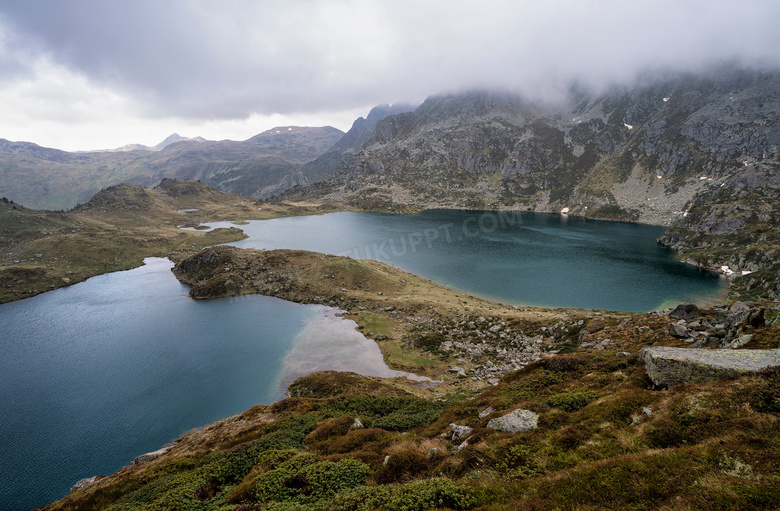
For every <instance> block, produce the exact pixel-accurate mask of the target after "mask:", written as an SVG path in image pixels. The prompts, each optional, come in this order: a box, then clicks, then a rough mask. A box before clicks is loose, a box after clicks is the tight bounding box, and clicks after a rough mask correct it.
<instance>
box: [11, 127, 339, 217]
mask: <svg viewBox="0 0 780 511" xmlns="http://www.w3.org/2000/svg"><path fill="white" fill-rule="evenodd" d="M343 135H344V133H343V132H342V131H340V130H338V129H336V128H332V127H329V126H327V127H322V128H306V127H298V126H284V127H278V128H274V129H271V130H268V131H265V132H263V133H260V134H259V135H256V136H254V137H252V138H250V139H249V140H245V141H242V142H235V141H232V140H223V141H208V140H204V139H182V138H181V137H179V136H178V135H172V136H171V137H168V138H167V139H166V140H165V141H163V142H162V143H161V144H158V146H155V147H160V149H159V150H148V149H122V150H118V151H98V152H78V153H72V152H67V151H60V150H57V149H48V148H45V147H40V146H38V145H36V144H32V143H29V142H9V141H7V140H3V139H0V196H5V197H7V198H8V199H11V200H13V201H16V202H17V203H20V204H23V205H25V206H28V207H32V208H36V209H69V208H72V207H74V206H76V205H77V204H82V203H84V202H86V201H88V200H89V199H90V198H91V197H92V196H93V195H94V194H95V193H96V192H98V191H100V190H101V189H103V188H107V187H109V186H112V185H115V184H118V183H132V184H138V185H142V186H146V187H148V186H154V185H155V184H157V183H159V182H160V181H161V180H162V179H164V178H166V177H168V178H178V179H192V180H201V181H203V182H205V183H208V184H210V185H212V186H215V187H217V188H219V189H221V190H223V191H226V192H230V193H238V194H242V195H257V194H258V193H259V192H260V191H261V190H263V189H264V188H266V187H276V188H278V189H285V188H284V187H283V186H279V184H278V183H279V182H280V181H284V180H285V179H287V180H288V181H290V182H293V181H294V179H290V177H289V176H294V175H297V173H298V171H299V169H300V167H301V165H302V164H304V163H306V162H310V161H312V160H315V159H316V158H317V157H319V156H320V155H322V154H323V153H325V152H326V151H327V150H328V149H330V148H331V147H332V146H333V145H334V144H335V143H336V142H337V141H338V140H340V139H341V137H342V136H343ZM290 186H292V185H290ZM288 187H289V186H288Z"/></svg>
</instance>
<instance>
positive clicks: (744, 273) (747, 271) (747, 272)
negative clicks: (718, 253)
mask: <svg viewBox="0 0 780 511" xmlns="http://www.w3.org/2000/svg"><path fill="white" fill-rule="evenodd" d="M751 273H753V272H752V271H750V270H742V275H750V274H751Z"/></svg>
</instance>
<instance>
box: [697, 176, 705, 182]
mask: <svg viewBox="0 0 780 511" xmlns="http://www.w3.org/2000/svg"><path fill="white" fill-rule="evenodd" d="M706 180H707V176H701V177H700V178H699V181H706Z"/></svg>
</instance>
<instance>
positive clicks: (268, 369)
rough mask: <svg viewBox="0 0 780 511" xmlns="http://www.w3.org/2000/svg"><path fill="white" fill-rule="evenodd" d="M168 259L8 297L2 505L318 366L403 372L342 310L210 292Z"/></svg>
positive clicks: (153, 443) (109, 466)
mask: <svg viewBox="0 0 780 511" xmlns="http://www.w3.org/2000/svg"><path fill="white" fill-rule="evenodd" d="M171 267H172V264H171V263H170V262H169V261H168V260H166V259H149V260H147V265H146V266H144V267H141V268H137V269H134V270H130V271H126V272H117V273H111V274H107V275H101V276H98V277H94V278H92V279H89V280H88V281H86V282H83V283H80V284H76V285H74V286H70V287H68V288H63V289H59V290H56V291H52V292H49V293H45V294H43V295H39V296H36V297H33V298H28V299H26V300H21V301H18V302H13V303H8V304H3V305H0V332H2V335H1V336H0V353H2V357H0V509H2V510H5V509H14V510H19V509H30V508H33V507H37V506H40V505H43V504H46V503H48V502H51V501H53V500H56V499H58V498H61V497H63V496H65V494H67V492H68V489H69V488H70V486H72V485H73V484H74V483H75V482H76V481H77V480H79V479H81V478H84V477H91V476H93V475H98V474H106V475H107V474H111V473H113V472H115V471H116V470H118V469H120V468H121V467H122V466H124V465H128V464H129V463H130V460H131V459H132V458H133V457H135V456H138V455H139V454H143V453H145V452H149V451H153V450H156V449H158V448H160V447H161V446H162V445H163V444H165V443H167V442H169V441H171V440H173V439H175V438H177V437H178V436H180V435H181V434H182V433H184V432H186V431H187V430H189V429H192V428H194V427H199V426H203V425H206V424H208V423H210V422H213V421H215V420H218V419H221V418H224V417H228V416H230V415H233V414H236V413H240V412H242V411H244V410H247V409H249V408H251V407H252V406H254V405H256V404H258V403H271V402H273V401H276V400H278V399H280V398H281V397H282V396H283V394H284V389H285V388H286V386H287V385H288V384H289V383H290V382H291V381H292V380H293V379H294V378H296V377H298V376H301V375H303V374H308V373H310V372H312V371H317V370H324V369H334V370H352V371H356V372H359V373H362V374H367V375H377V376H390V377H392V376H399V375H405V374H406V373H401V372H397V371H391V370H390V369H388V368H387V366H386V365H385V364H384V362H383V361H382V355H381V352H380V351H379V348H378V347H377V345H376V343H374V342H373V341H369V340H367V339H366V338H365V337H363V336H362V335H361V334H360V333H359V332H357V331H356V330H355V328H354V327H355V324H354V323H353V322H351V321H346V320H343V319H341V318H339V317H337V316H336V315H335V313H336V310H335V309H332V308H330V307H324V306H317V305H299V304H295V303H291V302H286V301H284V300H280V299H277V298H271V297H264V296H244V297H240V298H236V299H220V300H212V301H209V302H197V301H194V300H192V299H190V298H189V296H188V294H187V293H188V287H187V286H184V285H182V284H181V283H179V282H178V281H177V280H176V278H175V277H174V276H173V274H172V273H171V272H170V268H171Z"/></svg>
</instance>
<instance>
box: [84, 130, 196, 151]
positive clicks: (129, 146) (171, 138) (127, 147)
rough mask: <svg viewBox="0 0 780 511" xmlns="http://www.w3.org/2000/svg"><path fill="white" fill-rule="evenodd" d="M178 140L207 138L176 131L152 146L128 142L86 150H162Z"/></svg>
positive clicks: (193, 140) (190, 140)
mask: <svg viewBox="0 0 780 511" xmlns="http://www.w3.org/2000/svg"><path fill="white" fill-rule="evenodd" d="M176 142H206V139H205V138H203V137H193V138H186V137H182V136H181V135H179V134H178V133H174V134H172V135H169V136H168V137H167V138H166V139H165V140H163V141H162V142H160V143H159V144H157V145H153V146H151V147H149V146H147V145H143V144H127V145H123V146H122V147H117V148H116V149H98V150H96V151H86V152H92V153H116V152H122V151H161V150H163V149H165V148H166V147H168V146H169V145H171V144H173V143H176Z"/></svg>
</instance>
